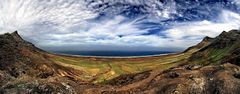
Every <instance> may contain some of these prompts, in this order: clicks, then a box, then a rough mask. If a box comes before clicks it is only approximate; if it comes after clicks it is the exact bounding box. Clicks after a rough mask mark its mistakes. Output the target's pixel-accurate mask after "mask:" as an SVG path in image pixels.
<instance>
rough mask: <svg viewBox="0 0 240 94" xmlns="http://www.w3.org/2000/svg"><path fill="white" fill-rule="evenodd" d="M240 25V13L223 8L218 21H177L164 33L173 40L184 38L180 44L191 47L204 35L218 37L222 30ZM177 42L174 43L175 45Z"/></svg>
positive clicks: (236, 27)
mask: <svg viewBox="0 0 240 94" xmlns="http://www.w3.org/2000/svg"><path fill="white" fill-rule="evenodd" d="M239 27H240V15H239V14H237V13H234V12H231V11H227V10H223V11H222V13H221V14H220V16H219V17H218V18H217V21H215V22H212V21H207V20H204V21H197V22H185V23H177V24H175V25H173V26H172V28H171V29H169V30H166V31H164V34H165V35H166V36H167V37H168V38H169V39H172V40H183V41H181V42H182V43H180V45H181V44H182V45H181V46H182V47H189V46H191V45H193V44H196V43H197V42H199V41H200V40H201V38H203V37H204V36H209V37H216V36H217V35H219V34H220V33H221V32H222V31H224V30H225V31H229V30H232V29H238V28H239ZM174 44H175V43H173V45H174Z"/></svg>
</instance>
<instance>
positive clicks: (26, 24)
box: [0, 0, 240, 51]
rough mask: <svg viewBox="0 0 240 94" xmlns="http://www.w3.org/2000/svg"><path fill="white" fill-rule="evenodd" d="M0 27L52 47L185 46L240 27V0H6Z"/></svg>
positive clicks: (150, 48)
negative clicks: (16, 31)
mask: <svg viewBox="0 0 240 94" xmlns="http://www.w3.org/2000/svg"><path fill="white" fill-rule="evenodd" d="M0 14H1V15H0V33H6V32H13V31H15V30H18V31H19V33H20V34H21V35H22V36H24V38H25V39H26V40H28V41H30V42H33V43H34V44H35V45H36V46H38V47H40V48H43V49H46V50H79V51H82V50H84V51H86V50H124V51H181V50H184V49H186V48H187V47H189V46H192V45H195V44H196V43H198V42H200V41H201V39H202V38H203V37H205V36H210V37H215V36H217V35H218V34H220V33H221V32H222V31H223V30H225V31H228V30H231V29H238V28H239V27H240V1H239V0H1V1H0Z"/></svg>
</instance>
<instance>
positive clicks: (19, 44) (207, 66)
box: [0, 30, 240, 94]
mask: <svg viewBox="0 0 240 94" xmlns="http://www.w3.org/2000/svg"><path fill="white" fill-rule="evenodd" d="M239 48H240V31H239V30H231V31H229V32H223V33H221V34H220V35H219V36H217V37H216V38H209V37H205V38H204V39H203V41H202V42H200V43H199V44H197V45H195V46H193V47H190V48H188V49H187V50H185V51H184V52H182V53H176V54H170V55H163V56H151V57H135V58H103V57H102V58H101V57H79V56H65V55H57V54H52V53H48V52H46V51H43V50H41V49H39V48H37V47H35V46H34V45H33V44H31V43H29V42H26V41H25V40H23V39H22V38H21V36H20V35H19V34H18V33H17V32H14V33H11V34H9V33H6V34H4V35H0V93H1V94H12V93H18V94H32V93H34V94H52V93H53V94H55V93H60V94H132V93H137V94H146V93H147V94H172V93H183V94H192V93H193V94H215V93H217V94H238V93H239V88H240V67H239V65H240V49H239Z"/></svg>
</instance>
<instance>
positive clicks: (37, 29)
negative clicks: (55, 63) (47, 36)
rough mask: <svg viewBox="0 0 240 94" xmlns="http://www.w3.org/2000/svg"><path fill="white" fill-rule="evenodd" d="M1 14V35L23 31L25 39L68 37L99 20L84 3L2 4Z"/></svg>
mask: <svg viewBox="0 0 240 94" xmlns="http://www.w3.org/2000/svg"><path fill="white" fill-rule="evenodd" d="M0 14H1V15H0V32H10V31H14V30H20V32H21V31H24V32H21V33H24V34H25V35H31V34H32V35H35V34H39V33H53V32H54V33H68V32H71V31H70V30H69V29H71V28H73V27H74V26H79V25H81V24H84V22H85V21H86V20H87V19H91V18H94V17H96V14H95V13H92V12H91V11H89V10H87V8H86V7H85V6H84V1H81V0H1V1H0ZM33 31H34V32H33ZM55 31H56V32H55Z"/></svg>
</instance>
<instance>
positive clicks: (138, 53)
mask: <svg viewBox="0 0 240 94" xmlns="http://www.w3.org/2000/svg"><path fill="white" fill-rule="evenodd" d="M50 52H52V53H56V54H62V55H73V56H86V57H142V56H158V55H165V54H172V53H177V52H172V51H50Z"/></svg>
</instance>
